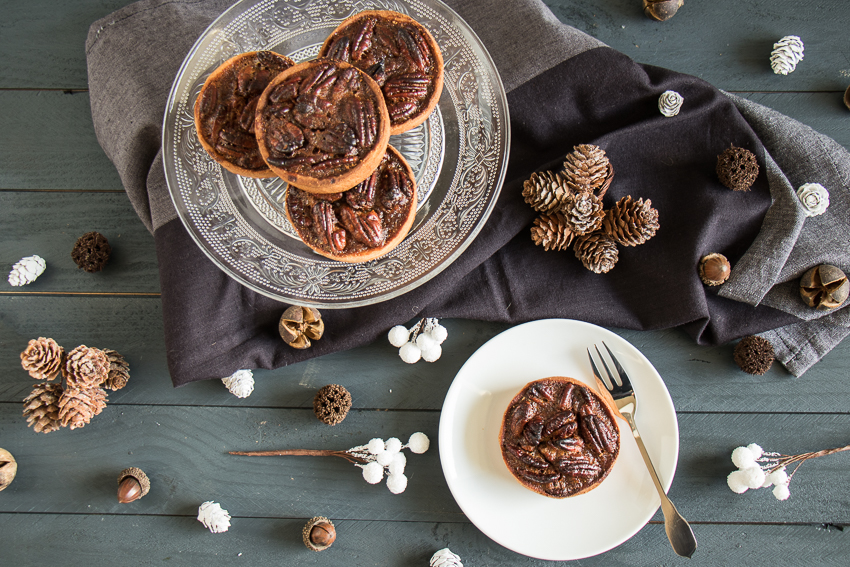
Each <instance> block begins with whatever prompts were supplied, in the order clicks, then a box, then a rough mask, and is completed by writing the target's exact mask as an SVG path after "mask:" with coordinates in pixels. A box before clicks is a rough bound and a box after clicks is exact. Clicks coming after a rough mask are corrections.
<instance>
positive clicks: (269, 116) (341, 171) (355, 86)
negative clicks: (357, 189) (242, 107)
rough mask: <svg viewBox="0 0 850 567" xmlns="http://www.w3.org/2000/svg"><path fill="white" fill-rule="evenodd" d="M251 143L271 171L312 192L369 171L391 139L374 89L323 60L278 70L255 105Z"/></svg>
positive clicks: (347, 185) (353, 71)
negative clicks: (253, 139) (258, 147)
mask: <svg viewBox="0 0 850 567" xmlns="http://www.w3.org/2000/svg"><path fill="white" fill-rule="evenodd" d="M256 133H257V142H258V143H259V145H260V152H261V153H262V155H263V159H265V160H266V163H268V164H269V167H271V169H272V171H274V172H275V173H276V174H277V175H278V176H280V177H281V178H282V179H284V180H285V181H287V182H289V183H290V184H291V185H295V186H296V187H298V188H300V189H303V190H305V191H310V192H312V193H339V192H341V191H345V190H347V189H351V188H352V187H354V186H355V185H357V184H358V183H360V182H361V181H363V180H364V179H366V178H367V177H369V176H370V175H371V174H372V171H374V169H375V167H377V166H378V164H379V163H380V162H381V160H382V159H383V157H384V153H385V152H386V149H387V141H388V140H389V138H390V124H389V115H388V114H387V106H386V104H385V103H384V97H383V95H381V89H380V87H378V85H377V83H375V81H373V80H372V79H371V78H370V77H369V76H368V75H367V74H366V73H364V72H363V71H361V70H360V69H358V68H356V67H353V66H352V65H349V64H348V63H344V62H342V61H333V60H330V59H315V60H313V61H307V62H305V63H300V64H298V65H296V66H294V67H292V68H290V69H288V70H286V71H284V72H283V73H281V74H280V75H278V76H277V78H275V80H274V81H272V83H271V84H269V86H268V88H267V89H266V90H265V92H264V93H263V95H262V96H261V97H260V101H259V103H257V118H256Z"/></svg>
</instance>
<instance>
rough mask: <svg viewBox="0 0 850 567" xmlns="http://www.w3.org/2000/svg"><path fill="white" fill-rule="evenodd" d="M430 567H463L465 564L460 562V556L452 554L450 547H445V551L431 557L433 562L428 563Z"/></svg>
mask: <svg viewBox="0 0 850 567" xmlns="http://www.w3.org/2000/svg"><path fill="white" fill-rule="evenodd" d="M428 566H429V567H463V563H461V562H460V556H458V555H456V554H454V553H452V551H451V550H450V549H449V548H448V547H444V548H443V549H441V550H439V551H438V552H436V553H435V554H434V555H432V556H431V561H430V562H429V563H428Z"/></svg>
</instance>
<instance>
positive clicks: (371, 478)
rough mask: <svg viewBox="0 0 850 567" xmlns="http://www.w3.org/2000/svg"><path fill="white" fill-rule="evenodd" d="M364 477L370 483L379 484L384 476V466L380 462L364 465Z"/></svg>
mask: <svg viewBox="0 0 850 567" xmlns="http://www.w3.org/2000/svg"><path fill="white" fill-rule="evenodd" d="M363 478H364V479H366V482H368V483H369V484H378V483H379V482H381V479H382V478H384V467H382V466H381V465H379V464H378V463H369V464H367V465H365V466H364V467H363Z"/></svg>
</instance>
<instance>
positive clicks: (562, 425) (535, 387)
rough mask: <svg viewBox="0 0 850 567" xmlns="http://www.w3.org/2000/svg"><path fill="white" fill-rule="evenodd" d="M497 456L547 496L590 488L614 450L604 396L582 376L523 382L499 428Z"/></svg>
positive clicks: (607, 468)
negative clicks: (579, 378)
mask: <svg viewBox="0 0 850 567" xmlns="http://www.w3.org/2000/svg"><path fill="white" fill-rule="evenodd" d="M499 447H500V448H501V451H502V459H503V460H504V462H505V465H506V466H507V467H508V470H509V471H510V472H511V474H512V475H513V476H514V477H515V478H516V479H517V480H518V481H519V482H520V484H522V485H523V486H525V487H526V488H528V489H529V490H533V491H534V492H537V493H539V494H542V495H544V496H549V497H551V498H567V497H570V496H577V495H579V494H584V493H586V492H588V491H590V490H593V489H594V488H596V487H597V486H599V484H600V483H601V482H602V481H603V480H605V478H606V477H607V476H608V473H610V472H611V469H612V468H613V466H614V462H615V461H616V459H617V455H618V454H619V451H620V429H619V425H618V424H617V421H616V419H615V418H614V414H613V412H612V411H611V408H610V406H609V405H608V402H607V401H606V400H605V399H604V398H603V397H602V396H600V395H599V394H597V393H596V392H594V391H593V390H592V389H591V388H589V387H588V386H587V385H586V384H584V383H583V382H581V381H579V380H576V379H574V378H568V377H565V376H552V377H549V378H544V379H542V380H535V381H533V382H529V383H528V384H526V385H525V386H524V387H523V388H522V390H520V392H519V393H518V394H517V395H516V396H515V397H514V398H513V400H511V403H510V404H508V408H507V410H506V411H505V415H504V418H503V419H502V427H501V429H500V430H499Z"/></svg>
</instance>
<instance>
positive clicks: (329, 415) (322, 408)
mask: <svg viewBox="0 0 850 567" xmlns="http://www.w3.org/2000/svg"><path fill="white" fill-rule="evenodd" d="M350 409H351V394H350V393H349V391H348V390H346V389H345V387H344V386H340V385H339V384H328V385H327V386H322V387H321V388H319V391H318V392H316V396H315V397H314V398H313V412H314V413H315V414H316V417H318V418H319V421H321V422H322V423H327V424H328V425H336V424H337V423H341V422H342V420H343V419H345V416H347V415H348V410H350Z"/></svg>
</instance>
